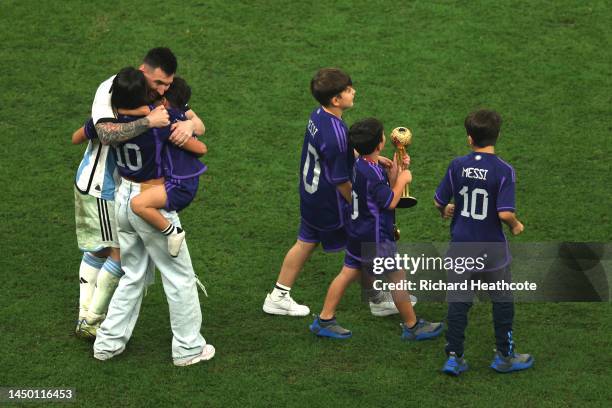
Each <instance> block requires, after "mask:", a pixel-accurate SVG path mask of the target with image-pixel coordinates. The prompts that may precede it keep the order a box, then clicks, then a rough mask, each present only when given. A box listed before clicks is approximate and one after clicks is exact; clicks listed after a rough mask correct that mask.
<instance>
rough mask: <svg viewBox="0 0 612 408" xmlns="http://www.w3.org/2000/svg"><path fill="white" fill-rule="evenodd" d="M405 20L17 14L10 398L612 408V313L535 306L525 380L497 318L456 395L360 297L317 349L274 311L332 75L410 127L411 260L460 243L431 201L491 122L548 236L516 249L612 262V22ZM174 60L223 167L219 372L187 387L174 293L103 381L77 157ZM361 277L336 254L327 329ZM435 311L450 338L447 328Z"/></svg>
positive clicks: (189, 375)
mask: <svg viewBox="0 0 612 408" xmlns="http://www.w3.org/2000/svg"><path fill="white" fill-rule="evenodd" d="M128 3H129V4H128ZM399 3H400V2H390V1H389V2H384V1H335V2H331V1H330V2H313V3H309V2H292V1H259V2H244V1H240V2H238V1H236V2H233V1H232V2H224V1H217V0H211V1H188V2H182V1H166V2H164V3H147V4H145V3H142V2H140V3H139V2H119V1H107V2H103V3H99V4H94V3H93V2H85V1H82V2H77V1H68V2H35V1H21V2H17V1H12V0H4V1H2V2H0V31H1V32H2V46H0V57H1V60H2V62H3V64H2V65H3V69H2V75H0V90H1V95H2V101H3V105H2V107H1V108H0V134H1V135H2V147H1V148H0V155H1V165H0V177H1V179H2V183H3V190H4V193H3V199H2V200H1V204H0V214H1V218H0V219H1V220H2V226H3V228H2V230H3V234H2V237H3V238H2V253H3V256H2V257H1V258H0V270H1V271H2V272H1V273H2V275H1V276H2V285H1V287H2V289H1V293H2V295H1V296H0V349H1V350H2V351H1V352H0V387H2V386H13V387H21V388H23V387H72V388H76V392H77V403H78V405H83V406H85V405H87V406H143V405H145V404H146V405H149V406H203V407H227V406H314V407H316V406H326V407H330V406H331V407H333V406H354V407H360V406H364V407H373V406H413V405H414V406H417V405H418V406H438V405H442V406H444V405H448V406H472V405H476V406H488V405H489V406H490V405H500V406H510V405H513V406H516V405H520V406H523V407H529V406H541V405H544V406H551V407H553V406H554V407H558V406H587V405H588V406H609V404H610V401H611V399H612V392H611V391H610V390H611V388H610V383H611V380H612V369H611V367H612V357H611V352H610V349H611V347H612V342H611V340H610V338H611V337H612V327H611V322H612V313H611V312H612V307H611V306H610V303H531V304H524V303H523V304H518V305H517V308H516V313H517V315H516V323H515V338H516V340H517V345H518V349H519V351H523V352H529V353H532V354H534V356H535V358H536V365H535V368H534V369H533V370H530V371H527V372H523V373H518V374H517V375H511V376H502V375H497V374H495V373H494V372H493V371H492V370H490V369H489V368H488V364H489V362H490V359H491V357H492V354H493V353H492V348H493V347H494V341H493V330H492V324H491V314H490V309H489V306H487V305H485V304H479V305H476V306H475V307H474V308H473V309H472V312H471V315H470V326H469V328H468V331H467V349H466V353H467V358H468V360H469V362H470V364H471V366H472V369H471V371H470V372H468V373H467V374H466V375H464V376H463V377H461V378H457V379H453V378H448V377H446V376H443V375H442V374H440V373H439V372H438V370H439V369H440V367H441V365H442V363H443V360H444V354H443V344H444V341H443V340H442V339H438V340H436V341H433V342H426V343H423V344H406V343H402V342H401V341H400V339H399V334H400V329H399V326H398V321H399V320H398V319H397V317H390V318H384V319H376V318H373V317H372V316H371V315H370V313H369V310H368V308H367V306H366V305H364V304H362V303H361V302H360V296H359V289H358V288H351V290H349V292H348V293H347V296H346V297H345V299H344V301H343V303H342V304H341V307H340V310H339V312H338V313H339V315H340V316H341V318H342V321H343V322H344V323H345V324H346V325H347V326H349V327H350V328H351V329H352V330H353V332H354V337H353V338H352V339H351V340H349V341H346V342H342V343H341V342H333V341H324V340H321V339H317V338H314V336H312V335H311V334H310V333H309V332H308V329H307V325H308V324H309V323H310V321H311V318H275V317H271V316H267V315H264V313H263V312H262V311H261V305H262V302H263V300H264V297H265V294H266V292H267V291H269V290H270V289H271V287H272V285H273V284H274V282H275V278H276V276H277V273H278V269H279V267H280V264H281V262H282V259H283V257H284V255H285V252H286V250H287V249H288V248H289V247H290V246H291V245H292V244H293V242H294V240H295V237H296V232H297V226H298V219H299V207H298V194H297V182H298V171H297V170H298V166H299V157H300V156H299V155H300V149H301V145H302V141H303V132H304V128H305V125H306V121H307V118H308V115H309V113H310V111H311V110H312V109H313V108H314V106H315V102H314V100H313V99H312V97H311V96H310V94H309V91H308V84H309V81H310V78H311V77H312V75H313V74H314V72H315V71H316V70H317V69H318V68H320V67H323V66H338V67H341V68H343V69H345V70H346V71H347V72H349V73H350V74H351V76H352V78H353V80H354V84H355V88H356V89H357V96H356V99H355V107H354V109H353V110H351V111H349V112H348V113H347V115H346V116H345V120H346V122H347V123H348V124H349V125H350V124H351V123H353V122H354V121H356V120H357V119H359V118H362V117H366V116H376V117H379V118H380V119H381V120H383V122H384V123H385V125H386V129H388V130H389V129H391V128H393V127H395V126H400V125H405V126H409V127H411V128H412V131H413V133H414V144H413V146H412V149H411V151H410V153H411V156H412V162H413V164H412V170H413V175H414V183H413V187H412V188H411V192H412V193H413V195H415V196H417V197H418V198H420V200H421V203H420V205H419V206H417V207H415V208H414V209H412V210H410V211H403V212H398V220H399V222H400V224H401V225H402V226H403V229H402V231H403V239H405V240H406V242H430V241H434V242H443V241H445V240H447V239H448V224H447V223H446V222H444V221H443V220H441V219H440V218H439V217H438V216H437V212H436V210H435V209H434V208H433V206H432V205H430V200H431V197H432V196H433V191H434V189H435V187H436V185H437V183H438V181H439V180H440V178H441V177H442V175H443V173H444V169H445V168H446V166H447V165H448V162H449V161H450V160H451V159H452V158H453V157H455V156H457V155H462V154H465V152H466V151H467V150H466V149H467V148H466V143H465V137H464V130H463V126H462V125H463V119H464V117H465V115H466V114H467V113H468V112H469V111H470V110H472V109H474V108H476V107H480V106H487V107H492V108H495V109H496V110H498V111H499V112H500V113H501V114H502V116H503V117H504V120H505V122H504V125H503V129H502V138H501V140H500V143H499V146H498V153H499V154H500V155H501V156H502V157H503V158H504V159H505V160H507V161H509V162H510V163H512V164H513V166H514V167H515V169H516V172H517V176H518V180H517V181H518V184H517V204H518V207H519V215H520V217H521V218H522V219H523V222H524V224H525V227H526V231H525V233H524V234H523V235H522V236H520V237H518V238H516V239H515V241H519V242H554V241H598V242H610V241H612V228H611V223H612V219H611V217H610V211H609V208H608V203H609V200H610V198H611V193H610V187H611V184H610V174H611V165H610V163H611V161H610V157H611V153H612V151H611V150H612V149H611V148H610V141H609V139H608V138H609V137H610V131H611V130H612V120H611V113H612V112H611V106H612V104H611V102H612V97H611V95H612V80H611V79H610V69H611V68H612V64H611V61H612V51H611V50H612V48H611V47H610V45H611V40H612V29H611V27H612V24H610V21H611V18H612V8H611V7H610V6H611V4H610V2H608V1H603V0H602V1H584V2H577V1H570V0H563V1H561V0H559V1H537V2H536V1H502V2H498V1H473V2H468V1H431V2H428V1H407V2H401V3H402V4H401V5H399ZM159 45H167V46H169V47H171V48H172V49H173V50H174V51H175V53H176V54H177V56H178V58H179V74H180V75H181V76H183V77H185V78H186V79H187V80H188V81H189V82H190V84H191V86H192V88H193V90H194V96H193V98H192V106H193V108H194V109H195V110H196V112H198V113H199V114H200V116H201V117H203V119H204V120H205V122H206V125H207V128H208V131H207V133H206V135H205V137H204V140H205V142H206V143H207V144H208V146H209V149H210V152H209V155H208V156H207V157H206V158H205V161H206V163H207V164H208V166H209V171H208V172H207V173H206V174H205V176H204V177H203V178H202V186H203V187H202V188H201V191H200V194H199V196H198V197H197V198H196V200H195V202H194V203H193V204H192V205H191V207H190V208H189V209H187V210H186V211H185V212H184V213H183V214H182V216H181V218H182V221H183V224H184V225H185V226H186V228H187V231H188V234H189V247H190V250H191V253H192V257H193V263H194V266H195V268H196V270H197V271H198V272H199V273H200V275H201V276H202V277H203V279H204V281H205V282H206V283H207V288H208V291H209V295H210V297H209V298H204V297H201V303H202V311H203V316H204V325H203V332H204V335H205V337H206V338H207V340H208V341H209V342H211V343H212V344H214V345H215V346H216V347H217V356H216V357H215V359H214V360H212V361H211V362H209V363H205V364H198V365H195V366H193V367H189V368H185V369H177V368H175V367H173V365H172V363H171V358H170V341H171V332H170V327H169V319H168V311H167V304H166V300H165V296H164V294H163V290H162V286H161V284H160V283H159V282H158V284H156V285H155V286H153V287H152V288H151V290H150V291H149V295H148V296H147V297H146V298H145V300H144V302H143V308H142V312H141V316H140V320H139V322H138V325H137V326H136V329H135V332H134V335H133V338H132V340H131V341H130V343H129V345H128V348H127V350H126V352H125V353H124V354H123V355H121V356H119V357H117V358H115V359H113V360H111V361H109V362H106V363H100V362H98V361H96V360H94V359H93V358H92V350H91V344H88V343H85V342H82V341H80V340H79V339H77V338H75V337H74V335H73V334H72V333H73V330H74V320H75V319H76V316H77V308H78V292H79V290H78V265H79V262H80V257H81V254H80V252H79V251H78V249H77V246H76V239H75V233H74V204H73V192H72V189H73V178H74V174H75V172H76V168H77V166H78V163H79V161H80V159H81V157H82V153H83V150H84V146H76V147H74V146H72V145H70V141H69V140H70V135H71V134H72V132H73V131H74V130H75V129H76V128H77V127H79V126H80V125H81V124H82V122H83V121H84V120H85V119H86V118H87V117H88V115H89V112H90V107H91V101H92V99H93V95H94V92H95V89H96V87H97V86H98V84H99V83H100V82H101V81H103V80H104V79H106V78H108V77H109V76H110V75H111V74H112V73H114V72H116V71H118V70H119V68H121V67H123V66H126V65H136V66H137V65H138V64H139V63H140V60H141V58H142V57H143V55H144V54H145V53H146V51H147V50H148V49H149V48H151V47H154V46H159ZM390 152H391V150H390V149H389V150H388V151H387V153H390ZM341 261H342V255H341V254H335V255H326V254H323V253H320V252H319V253H316V254H315V256H314V257H313V258H312V259H311V261H310V262H309V263H308V264H307V265H306V267H305V270H304V271H303V273H302V275H301V277H300V279H299V280H298V282H297V284H296V286H295V287H294V290H293V293H294V297H295V298H296V299H297V300H298V301H301V302H304V303H306V304H308V305H310V306H311V309H312V310H313V311H314V312H318V311H319V310H320V307H321V305H322V302H323V297H324V295H325V292H326V289H327V286H328V284H329V283H330V281H331V280H332V279H333V277H334V276H335V274H336V273H337V272H338V271H339V268H340V266H341ZM417 311H418V313H420V314H422V315H425V316H427V317H429V318H435V319H443V318H444V316H445V311H446V307H445V304H442V303H422V304H420V305H419V306H418V309H417Z"/></svg>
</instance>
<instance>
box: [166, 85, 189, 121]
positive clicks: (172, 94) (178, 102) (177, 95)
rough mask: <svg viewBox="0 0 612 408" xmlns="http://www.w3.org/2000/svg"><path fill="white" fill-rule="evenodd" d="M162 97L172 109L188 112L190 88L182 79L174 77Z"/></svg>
mask: <svg viewBox="0 0 612 408" xmlns="http://www.w3.org/2000/svg"><path fill="white" fill-rule="evenodd" d="M164 97H165V98H166V100H167V101H168V103H170V105H171V106H172V107H173V108H176V109H181V110H183V111H185V112H186V111H188V110H189V109H190V108H189V99H191V87H190V86H189V85H188V84H187V81H185V80H184V79H183V78H180V77H174V81H172V85H170V88H168V90H167V91H166V93H165V94H164Z"/></svg>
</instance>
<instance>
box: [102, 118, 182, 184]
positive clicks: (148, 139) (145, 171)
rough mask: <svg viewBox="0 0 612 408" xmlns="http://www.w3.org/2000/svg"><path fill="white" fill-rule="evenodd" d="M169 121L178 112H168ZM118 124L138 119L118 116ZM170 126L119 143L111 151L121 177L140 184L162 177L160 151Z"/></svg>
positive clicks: (168, 134)
mask: <svg viewBox="0 0 612 408" xmlns="http://www.w3.org/2000/svg"><path fill="white" fill-rule="evenodd" d="M168 114H169V115H170V121H171V122H173V121H174V120H176V119H177V117H178V116H179V114H180V112H178V111H176V110H172V109H170V110H168ZM117 119H118V122H120V123H127V122H132V121H134V120H137V119H140V117H135V116H126V115H118V118H117ZM170 134H171V132H170V126H166V127H164V128H152V129H149V130H147V131H146V132H144V133H143V134H141V135H139V136H136V137H135V138H133V139H130V140H128V141H127V142H125V143H121V144H119V145H117V146H115V148H114V149H113V151H114V152H115V159H116V161H117V170H118V171H119V174H120V175H121V176H122V177H127V178H129V179H131V180H133V181H136V182H142V181H146V180H151V179H155V178H159V177H162V176H163V175H164V174H163V167H162V161H161V160H162V149H163V148H164V145H165V144H166V143H167V141H168V138H169V137H170Z"/></svg>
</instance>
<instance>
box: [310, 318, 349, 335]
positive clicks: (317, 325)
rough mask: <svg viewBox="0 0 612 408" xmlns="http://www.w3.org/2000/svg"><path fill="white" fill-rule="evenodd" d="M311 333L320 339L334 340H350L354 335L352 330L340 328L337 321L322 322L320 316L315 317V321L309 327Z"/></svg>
mask: <svg viewBox="0 0 612 408" xmlns="http://www.w3.org/2000/svg"><path fill="white" fill-rule="evenodd" d="M309 328H310V331H311V332H313V333H314V334H316V335H317V336H319V337H331V338H333V339H349V338H351V336H352V335H353V333H351V331H350V330H346V329H345V328H344V327H342V326H340V325H339V324H338V322H336V319H335V318H334V319H332V320H330V321H329V322H322V321H321V319H320V318H319V316H315V319H314V321H313V322H312V324H311V325H310V326H309Z"/></svg>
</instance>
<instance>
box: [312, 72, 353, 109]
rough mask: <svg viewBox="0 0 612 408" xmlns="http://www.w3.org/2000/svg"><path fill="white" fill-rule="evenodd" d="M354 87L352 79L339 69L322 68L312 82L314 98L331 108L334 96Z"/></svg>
mask: <svg viewBox="0 0 612 408" xmlns="http://www.w3.org/2000/svg"><path fill="white" fill-rule="evenodd" d="M351 85H353V81H352V80H351V77H350V76H348V75H347V74H346V73H345V72H344V71H342V70H340V69H338V68H322V69H320V70H319V71H317V73H316V74H315V76H314V78H312V80H311V81H310V92H311V93H312V96H314V98H315V99H316V100H317V101H319V103H320V104H321V105H323V106H329V105H330V104H331V100H332V98H333V97H334V96H337V95H340V94H341V93H342V91H344V90H345V89H346V88H348V87H349V86H351Z"/></svg>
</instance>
